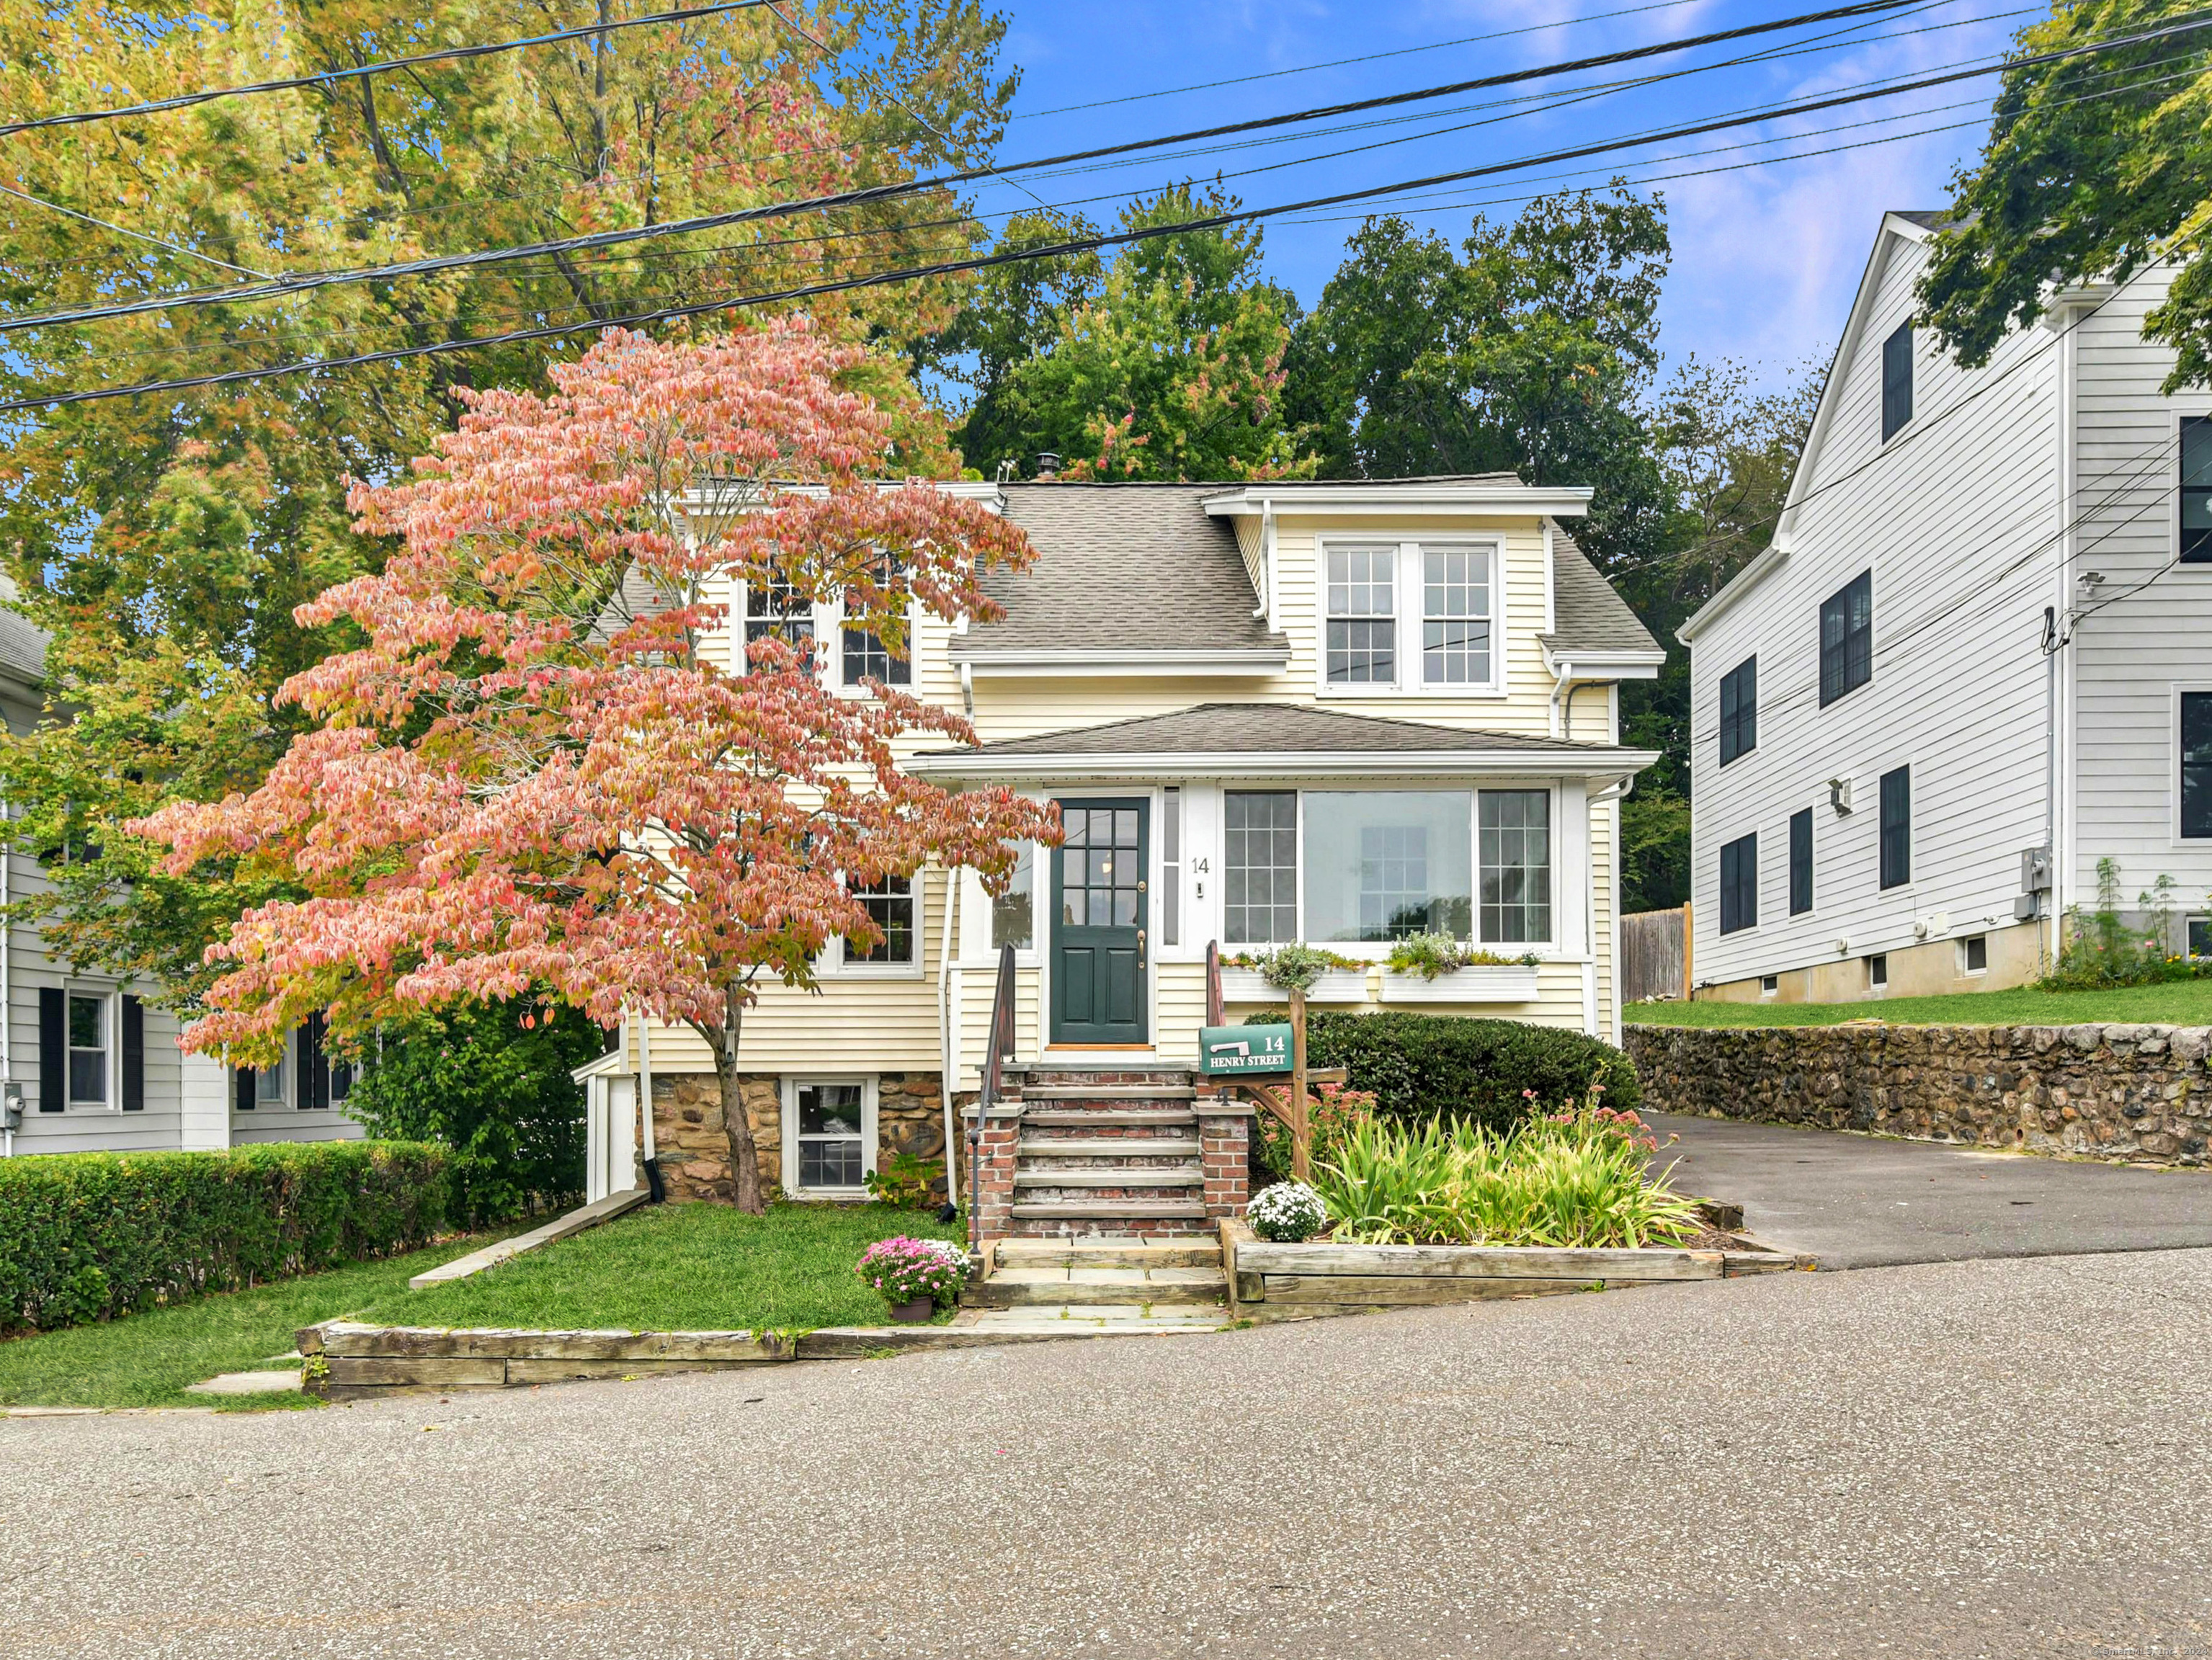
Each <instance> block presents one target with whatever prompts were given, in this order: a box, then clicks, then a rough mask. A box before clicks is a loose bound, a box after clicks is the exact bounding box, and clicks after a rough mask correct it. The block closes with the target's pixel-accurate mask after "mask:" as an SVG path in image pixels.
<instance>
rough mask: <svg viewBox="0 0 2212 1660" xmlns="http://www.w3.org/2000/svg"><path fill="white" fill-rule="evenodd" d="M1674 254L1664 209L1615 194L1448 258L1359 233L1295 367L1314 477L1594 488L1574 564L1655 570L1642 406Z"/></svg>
mask: <svg viewBox="0 0 2212 1660" xmlns="http://www.w3.org/2000/svg"><path fill="white" fill-rule="evenodd" d="M1668 255H1669V250H1668V239H1667V223H1666V216H1665V210H1664V208H1663V206H1662V204H1661V203H1660V201H1659V200H1658V199H1657V198H1651V199H1648V200H1647V199H1645V198H1641V197H1638V196H1636V195H1634V194H1633V193H1632V192H1630V191H1629V190H1628V189H1627V187H1626V185H1620V184H1615V185H1613V187H1612V188H1610V189H1609V190H1605V191H1577V192H1568V193H1566V194H1564V195H1559V196H1550V197H1545V198H1541V199H1539V200H1537V201H1534V202H1532V203H1530V204H1528V207H1527V208H1525V209H1524V210H1522V213H1521V216H1519V217H1518V218H1517V219H1516V220H1514V221H1512V222H1510V223H1494V222H1491V221H1488V220H1484V219H1478V220H1476V221H1475V222H1474V228H1473V230H1472V231H1471V232H1470V233H1469V234H1468V238H1467V240H1466V241H1465V242H1464V243H1462V246H1461V247H1460V249H1459V250H1458V251H1457V252H1454V250H1453V249H1452V248H1451V246H1449V244H1448V243H1446V242H1445V241H1444V240H1443V239H1442V238H1441V237H1438V236H1436V235H1434V234H1424V233H1421V232H1418V231H1416V230H1414V229H1413V227H1412V226H1411V225H1409V224H1407V222H1405V221H1404V220H1402V219H1400V218H1396V217H1395V216H1393V217H1389V218H1383V219H1375V220H1370V221H1369V222H1367V223H1366V224H1365V225H1364V227H1362V228H1361V229H1360V230H1359V231H1358V233H1357V234H1354V235H1353V237H1352V241H1351V244H1350V249H1349V254H1348V257H1347V258H1346V260H1345V262H1344V265H1343V266H1342V267H1341V268H1340V270H1339V271H1337V274H1336V275H1335V276H1334V277H1332V278H1331V279H1330V280H1329V283H1328V287H1327V288H1326V289H1323V290H1322V296H1321V300H1320V301H1319V303H1317V304H1316V306H1315V307H1314V308H1313V311H1312V312H1311V313H1310V314H1309V315H1308V316H1307V317H1305V318H1304V319H1303V320H1302V321H1301V322H1300V323H1299V325H1298V328H1297V339H1296V341H1295V343H1294V344H1293V346H1292V350H1291V356H1290V371H1291V386H1292V394H1291V415H1292V417H1293V418H1294V419H1296V420H1298V421H1300V422H1306V423H1311V424H1312V425H1313V427H1314V429H1315V432H1316V439H1315V442H1316V447H1317V448H1318V449H1319V451H1320V453H1321V455H1322V469H1321V471H1322V475H1323V476H1324V477H1340V478H1403V477H1417V476H1419V475H1421V474H1424V473H1447V472H1514V473H1518V474H1519V475H1520V476H1521V477H1522V479H1523V480H1524V481H1525V482H1527V483H1532V484H1544V483H1577V484H1587V485H1589V486H1590V487H1591V488H1592V489H1595V491H1596V496H1595V500H1594V501H1593V502H1592V504H1591V512H1590V517H1589V520H1588V522H1587V523H1586V524H1584V525H1582V526H1577V529H1576V535H1577V538H1578V539H1580V540H1581V541H1582V542H1583V545H1584V548H1585V550H1587V551H1588V552H1589V554H1590V555H1591V556H1592V557H1594V558H1595V559H1596V560H1597V561H1598V562H1600V564H1601V565H1608V564H1612V563H1614V562H1620V561H1622V560H1626V559H1632V558H1636V557H1638V556H1644V555H1648V554H1649V553H1650V552H1651V551H1653V550H1655V547H1656V537H1657V535H1658V532H1659V531H1660V527H1661V525H1662V520H1663V518H1664V510H1665V502H1664V496H1663V493H1662V485H1661V481H1660V477H1659V473H1658V469H1657V467H1656V465H1655V463H1654V461H1653V459H1652V456H1651V453H1650V447H1649V445H1648V444H1647V443H1646V441H1645V432H1644V421H1643V418H1642V415H1641V412H1640V410H1639V400H1640V398H1641V397H1642V395H1643V393H1644V390H1645V388H1646V387H1647V386H1648V384H1649V382H1650V376H1651V374H1652V373H1653V371H1654V370H1655V369H1656V367H1657V365H1658V362H1659V344H1658V334H1659V318H1658V305H1659V288H1660V283H1661V281H1662V279H1663V278H1664V277H1665V276H1666V273H1667V265H1668Z"/></svg>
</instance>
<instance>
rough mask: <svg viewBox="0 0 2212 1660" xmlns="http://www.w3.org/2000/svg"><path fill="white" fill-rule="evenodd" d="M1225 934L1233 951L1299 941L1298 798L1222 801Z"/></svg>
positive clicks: (1290, 794)
mask: <svg viewBox="0 0 2212 1660" xmlns="http://www.w3.org/2000/svg"><path fill="white" fill-rule="evenodd" d="M1221 852H1222V859H1221V869H1222V879H1223V882H1224V884H1225V885H1224V887H1223V889H1222V912H1223V915H1222V933H1223V936H1224V938H1225V939H1227V940H1228V941H1229V943H1230V944H1231V945H1235V946H1273V945H1279V944H1282V943H1284V942H1285V941H1288V940H1292V939H1297V937H1298V797H1297V791H1295V790H1231V791H1230V792H1229V794H1227V795H1226V796H1225V798H1224V799H1223V801H1222V849H1221Z"/></svg>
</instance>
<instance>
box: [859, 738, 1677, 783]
mask: <svg viewBox="0 0 2212 1660" xmlns="http://www.w3.org/2000/svg"><path fill="white" fill-rule="evenodd" d="M1658 758H1659V757H1658V754H1657V753H1656V751H1651V750H1629V749H1619V748H1615V747H1613V745H1591V746H1590V747H1589V748H1588V749H1587V750H1580V751H1570V750H1565V749H1561V750H1550V751H1543V750H1428V751H1416V750H1400V751H1390V752H1388V753H1377V752H1376V751H1364V750H1363V751H1322V750H1304V751H1299V750H1276V751H1222V752H1219V753H1216V754H1198V753H1181V754H1161V755H1092V754H1084V753H1080V752H1073V753H1061V754H1057V755H1054V754H1044V753H1039V752H1037V751H1022V752H1020V753H1018V754H1012V755H994V754H992V753H990V752H989V751H986V750H966V751H963V750H939V751H932V752H930V753H928V754H924V755H917V756H915V757H914V758H913V759H912V760H910V761H908V762H906V763H904V765H903V767H902V770H904V771H906V772H909V773H912V774H913V775H915V776H916V777H918V778H927V779H931V780H933V781H938V782H945V783H977V784H984V783H990V784H1003V783H1012V782H1017V781H1031V780H1035V781H1052V782H1055V783H1060V782H1065V783H1092V782H1103V781H1109V780H1110V781H1116V782H1120V781H1127V782H1131V783H1139V782H1151V781H1167V782H1175V781H1179V780H1189V779H1215V778H1237V779H1245V778H1265V779H1314V780H1325V779H1339V778H1344V779H1363V780H1375V779H1386V778H1403V779H1415V778H1419V779H1434V778H1601V779H1604V780H1606V781H1608V782H1611V781H1616V780H1619V779H1622V778H1627V777H1632V776H1633V775H1635V774H1637V773H1638V772H1641V771H1642V770H1643V769H1644V768H1646V767H1648V766H1650V765H1651V764H1652V763H1654V762H1656V760H1658Z"/></svg>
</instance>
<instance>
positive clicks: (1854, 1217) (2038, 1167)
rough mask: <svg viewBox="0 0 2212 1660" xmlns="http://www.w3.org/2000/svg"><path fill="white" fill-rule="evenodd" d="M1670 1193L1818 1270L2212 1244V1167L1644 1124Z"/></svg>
mask: <svg viewBox="0 0 2212 1660" xmlns="http://www.w3.org/2000/svg"><path fill="white" fill-rule="evenodd" d="M1647 1116H1648V1117H1649V1118H1650V1122H1651V1124H1652V1125H1653V1127H1654V1128H1656V1129H1657V1130H1658V1132H1659V1134H1660V1138H1661V1140H1665V1139H1666V1137H1667V1136H1668V1135H1670V1134H1671V1135H1674V1136H1677V1137H1679V1138H1680V1140H1679V1141H1678V1142H1677V1143H1676V1144H1675V1145H1674V1146H1671V1147H1668V1148H1665V1149H1663V1150H1662V1152H1661V1153H1660V1155H1659V1158H1660V1161H1661V1162H1662V1164H1663V1163H1665V1162H1666V1161H1668V1160H1669V1159H1673V1160H1677V1161H1679V1163H1678V1164H1677V1168H1676V1170H1675V1185H1676V1186H1678V1187H1680V1188H1682V1189H1686V1190H1687V1191H1689V1192H1692V1193H1697V1194H1702V1195H1705V1196H1707V1197H1709V1198H1714V1199H1731V1200H1734V1201H1736V1202H1737V1203H1738V1204H1741V1206H1742V1207H1744V1225H1745V1226H1746V1227H1747V1228H1749V1229H1750V1230H1751V1231H1752V1232H1753V1233H1754V1234H1757V1235H1758V1236H1759V1237H1760V1238H1762V1239H1765V1240H1766V1241H1767V1242H1769V1243H1772V1244H1776V1245H1780V1246H1783V1247H1784V1248H1785V1249H1788V1250H1802V1251H1810V1252H1812V1253H1813V1254H1814V1256H1817V1257H1819V1258H1820V1266H1821V1267H1822V1268H1878V1267H1883V1266H1888V1265H1894V1264H1899V1263H1905V1262H1963V1261H1966V1260H1968V1259H1972V1258H1978V1257H1999V1256H2066V1255H2070V1254H2073V1253H2075V1252H2081V1251H2120V1250H2172V1249H2174V1248H2177V1247H2182V1246H2193V1245H2212V1171H2195V1170H2191V1171H2180V1170H2176V1171H2160V1170H2148V1169H2142V1168H2134V1167H2130V1166H2126V1165H2117V1164H2083V1163H2077V1162H2075V1161H2073V1160H2069V1159H2063V1158H2042V1157H2040V1156H2038V1155H2034V1154H2029V1153H2013V1152H1984V1151H1978V1150H1975V1149H1972V1148H1966V1147H1952V1146H1941V1145H1938V1144H1936V1143H1932V1142H1925V1141H1891V1140H1881V1139H1880V1138H1877V1137H1875V1136H1869V1135H1847V1134H1834V1133H1832V1132H1829V1131H1826V1130H1802V1129H1793V1128H1788V1127H1786V1126H1783V1125H1775V1124H1740V1123H1735V1122H1729V1121H1725V1120H1721V1119H1715V1118H1683V1117H1677V1116H1674V1115H1673V1114H1671V1113H1651V1114H1649V1115H1647Z"/></svg>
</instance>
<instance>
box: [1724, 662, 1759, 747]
mask: <svg viewBox="0 0 2212 1660" xmlns="http://www.w3.org/2000/svg"><path fill="white" fill-rule="evenodd" d="M1758 747H1759V659H1757V658H1756V657H1747V658H1745V659H1744V660H1743V661H1741V663H1738V664H1737V665H1736V666H1735V667H1734V668H1732V669H1730V670H1729V672H1727V673H1726V674H1723V676H1721V764H1722V765H1723V766H1726V765H1728V763H1729V762H1731V761H1733V760H1735V758H1736V757H1737V756H1739V755H1748V754H1749V753H1750V752H1751V751H1753V750H1755V749H1757V748H1758Z"/></svg>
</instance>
